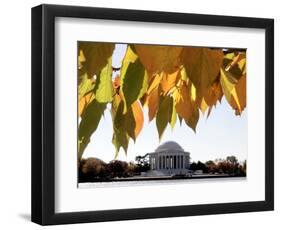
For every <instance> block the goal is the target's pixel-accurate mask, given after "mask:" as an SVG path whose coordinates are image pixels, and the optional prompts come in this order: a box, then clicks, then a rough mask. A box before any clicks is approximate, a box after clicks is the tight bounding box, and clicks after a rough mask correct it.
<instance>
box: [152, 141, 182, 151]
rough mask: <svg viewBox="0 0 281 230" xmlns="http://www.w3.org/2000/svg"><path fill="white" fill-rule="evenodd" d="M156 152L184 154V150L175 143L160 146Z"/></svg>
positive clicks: (169, 142)
mask: <svg viewBox="0 0 281 230" xmlns="http://www.w3.org/2000/svg"><path fill="white" fill-rule="evenodd" d="M155 152H184V149H183V148H182V147H181V146H180V145H179V144H178V143H177V142H175V141H167V142H164V143H163V144H161V145H159V146H158V147H157V149H155Z"/></svg>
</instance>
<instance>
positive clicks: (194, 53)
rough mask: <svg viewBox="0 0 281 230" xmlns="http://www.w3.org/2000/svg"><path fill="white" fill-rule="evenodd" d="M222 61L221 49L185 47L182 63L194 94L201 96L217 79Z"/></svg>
mask: <svg viewBox="0 0 281 230" xmlns="http://www.w3.org/2000/svg"><path fill="white" fill-rule="evenodd" d="M222 60H223V52H222V50H221V49H209V48H198V47H185V48H184V49H183V52H182V62H183V65H184V67H185V69H186V72H187V75H188V77H189V79H190V80H191V81H192V83H193V84H194V86H195V88H196V93H197V95H199V96H203V95H204V94H205V92H206V90H207V89H208V88H209V87H210V86H211V85H212V83H213V82H214V81H215V80H216V79H217V77H218V75H219V71H220V67H221V64H222Z"/></svg>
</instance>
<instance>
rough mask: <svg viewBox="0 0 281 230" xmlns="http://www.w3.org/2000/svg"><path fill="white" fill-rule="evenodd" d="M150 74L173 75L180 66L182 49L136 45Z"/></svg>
mask: <svg viewBox="0 0 281 230" xmlns="http://www.w3.org/2000/svg"><path fill="white" fill-rule="evenodd" d="M134 47H135V50H136V52H137V54H138V56H139V58H140V60H141V62H142V64H143V65H144V66H145V69H146V70H147V71H148V72H149V73H152V74H154V73H160V72H162V71H163V72H166V73H172V72H175V70H176V69H177V68H178V67H179V66H180V55H181V52H182V49H183V48H182V47H177V46H161V45H134Z"/></svg>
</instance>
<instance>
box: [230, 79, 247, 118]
mask: <svg viewBox="0 0 281 230" xmlns="http://www.w3.org/2000/svg"><path fill="white" fill-rule="evenodd" d="M230 105H231V107H232V108H233V109H234V110H235V114H236V115H240V114H241V113H242V111H243V110H244V109H245V107H246V76H245V75H243V76H242V77H241V78H240V80H239V81H238V83H237V84H236V85H235V88H234V89H233V92H232V97H231V101H230Z"/></svg>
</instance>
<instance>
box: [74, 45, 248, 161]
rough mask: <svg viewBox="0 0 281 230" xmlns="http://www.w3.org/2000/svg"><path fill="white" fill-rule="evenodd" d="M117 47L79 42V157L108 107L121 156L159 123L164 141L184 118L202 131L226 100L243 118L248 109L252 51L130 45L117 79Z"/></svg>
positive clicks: (158, 126) (159, 131) (116, 144)
mask: <svg viewBox="0 0 281 230" xmlns="http://www.w3.org/2000/svg"><path fill="white" fill-rule="evenodd" d="M114 48H115V44H113V43H97V42H79V44H78V114H79V116H80V118H81V119H80V123H79V127H78V157H79V159H81V157H82V155H83V152H84V150H85V148H86V147H87V145H88V143H89V142H90V138H91V136H92V134H93V133H94V132H95V130H96V129H97V127H98V124H99V121H100V119H101V117H102V115H103V113H104V111H105V110H106V109H109V110H110V112H111V116H112V123H113V127H112V130H113V137H112V143H113V144H114V146H115V149H116V156H117V154H118V152H119V151H120V148H123V149H124V151H125V152H127V149H128V145H129V140H130V139H132V140H133V141H136V139H137V137H138V135H139V134H140V132H141V130H142V128H143V124H144V114H143V108H144V107H147V108H148V118H149V121H152V120H154V119H155V120H156V128H157V131H158V135H159V139H160V138H161V137H162V135H163V133H164V132H165V129H166V127H167V126H168V125H170V126H171V128H173V127H174V126H175V124H176V122H177V120H178V119H179V122H180V124H181V125H182V123H183V122H182V121H184V123H185V124H186V125H187V126H188V127H190V128H191V129H192V130H193V131H194V132H196V126H197V123H198V120H199V117H200V112H199V111H201V112H202V114H204V113H206V112H207V116H209V115H210V114H211V111H212V109H214V108H215V107H216V106H217V104H218V103H220V102H221V99H222V97H223V96H225V98H226V101H227V102H228V104H229V105H230V106H231V108H232V109H233V110H234V113H235V115H241V113H242V112H243V110H244V109H245V107H246V52H245V51H236V50H227V49H225V50H223V49H213V48H201V47H181V46H161V45H128V46H127V51H126V54H125V56H124V58H123V60H122V65H121V68H120V76H119V75H115V76H114V77H113V75H114V71H115V69H114V68H113V67H112V54H113V51H114Z"/></svg>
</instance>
